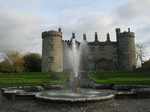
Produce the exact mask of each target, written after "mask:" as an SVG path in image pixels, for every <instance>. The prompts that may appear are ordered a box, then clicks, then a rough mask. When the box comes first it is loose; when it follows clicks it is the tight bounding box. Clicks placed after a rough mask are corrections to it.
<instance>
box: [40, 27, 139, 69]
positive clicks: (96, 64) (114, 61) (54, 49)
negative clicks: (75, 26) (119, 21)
mask: <svg viewBox="0 0 150 112" xmlns="http://www.w3.org/2000/svg"><path fill="white" fill-rule="evenodd" d="M74 38H75V33H72V38H71V40H65V41H64V40H63V39H62V32H61V28H59V29H58V31H54V30H51V31H46V32H43V33H42V72H62V71H67V70H69V65H68V57H67V47H68V46H69V47H71V41H72V39H74ZM134 38H135V37H134V32H130V28H128V31H124V32H121V29H120V28H116V41H111V40H110V36H109V33H107V36H106V41H104V42H101V41H99V40H98V34H97V32H95V40H94V42H87V44H88V48H87V50H86V51H88V52H86V51H85V52H86V53H88V54H86V55H85V56H84V57H82V59H83V60H82V67H81V70H91V71H101V70H128V71H132V70H133V69H134V68H135V66H136V57H135V41H134ZM83 40H84V41H87V40H86V34H83ZM76 43H77V44H78V46H80V42H78V41H76Z"/></svg>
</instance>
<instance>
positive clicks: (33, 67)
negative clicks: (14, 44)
mask: <svg viewBox="0 0 150 112" xmlns="http://www.w3.org/2000/svg"><path fill="white" fill-rule="evenodd" d="M24 61H25V64H24V66H25V71H27V72H40V71H41V55H40V54H38V53H28V54H26V55H24Z"/></svg>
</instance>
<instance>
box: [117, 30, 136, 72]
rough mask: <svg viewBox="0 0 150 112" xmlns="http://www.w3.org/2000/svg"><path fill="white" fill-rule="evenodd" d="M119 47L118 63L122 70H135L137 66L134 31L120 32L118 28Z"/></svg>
mask: <svg viewBox="0 0 150 112" xmlns="http://www.w3.org/2000/svg"><path fill="white" fill-rule="evenodd" d="M116 37H117V45H118V46H117V48H118V64H119V65H120V66H119V69H120V70H133V68H135V67H136V56H135V42H134V33H133V32H130V28H128V32H123V33H121V32H120V28H117V29H116Z"/></svg>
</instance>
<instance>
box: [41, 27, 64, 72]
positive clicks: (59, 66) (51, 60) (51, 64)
mask: <svg viewBox="0 0 150 112" xmlns="http://www.w3.org/2000/svg"><path fill="white" fill-rule="evenodd" d="M42 39H43V41H42V42H43V43H42V72H62V71H63V58H62V32H61V28H59V29H58V31H53V30H51V31H48V32H43V33H42Z"/></svg>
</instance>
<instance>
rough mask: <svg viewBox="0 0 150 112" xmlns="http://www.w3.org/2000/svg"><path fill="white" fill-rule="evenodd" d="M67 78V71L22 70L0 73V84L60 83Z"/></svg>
mask: <svg viewBox="0 0 150 112" xmlns="http://www.w3.org/2000/svg"><path fill="white" fill-rule="evenodd" d="M68 79H69V73H67V72H60V73H57V72H24V73H14V74H13V76H12V77H11V75H10V73H0V86H11V85H38V84H60V83H64V82H66V81H67V80H68Z"/></svg>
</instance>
